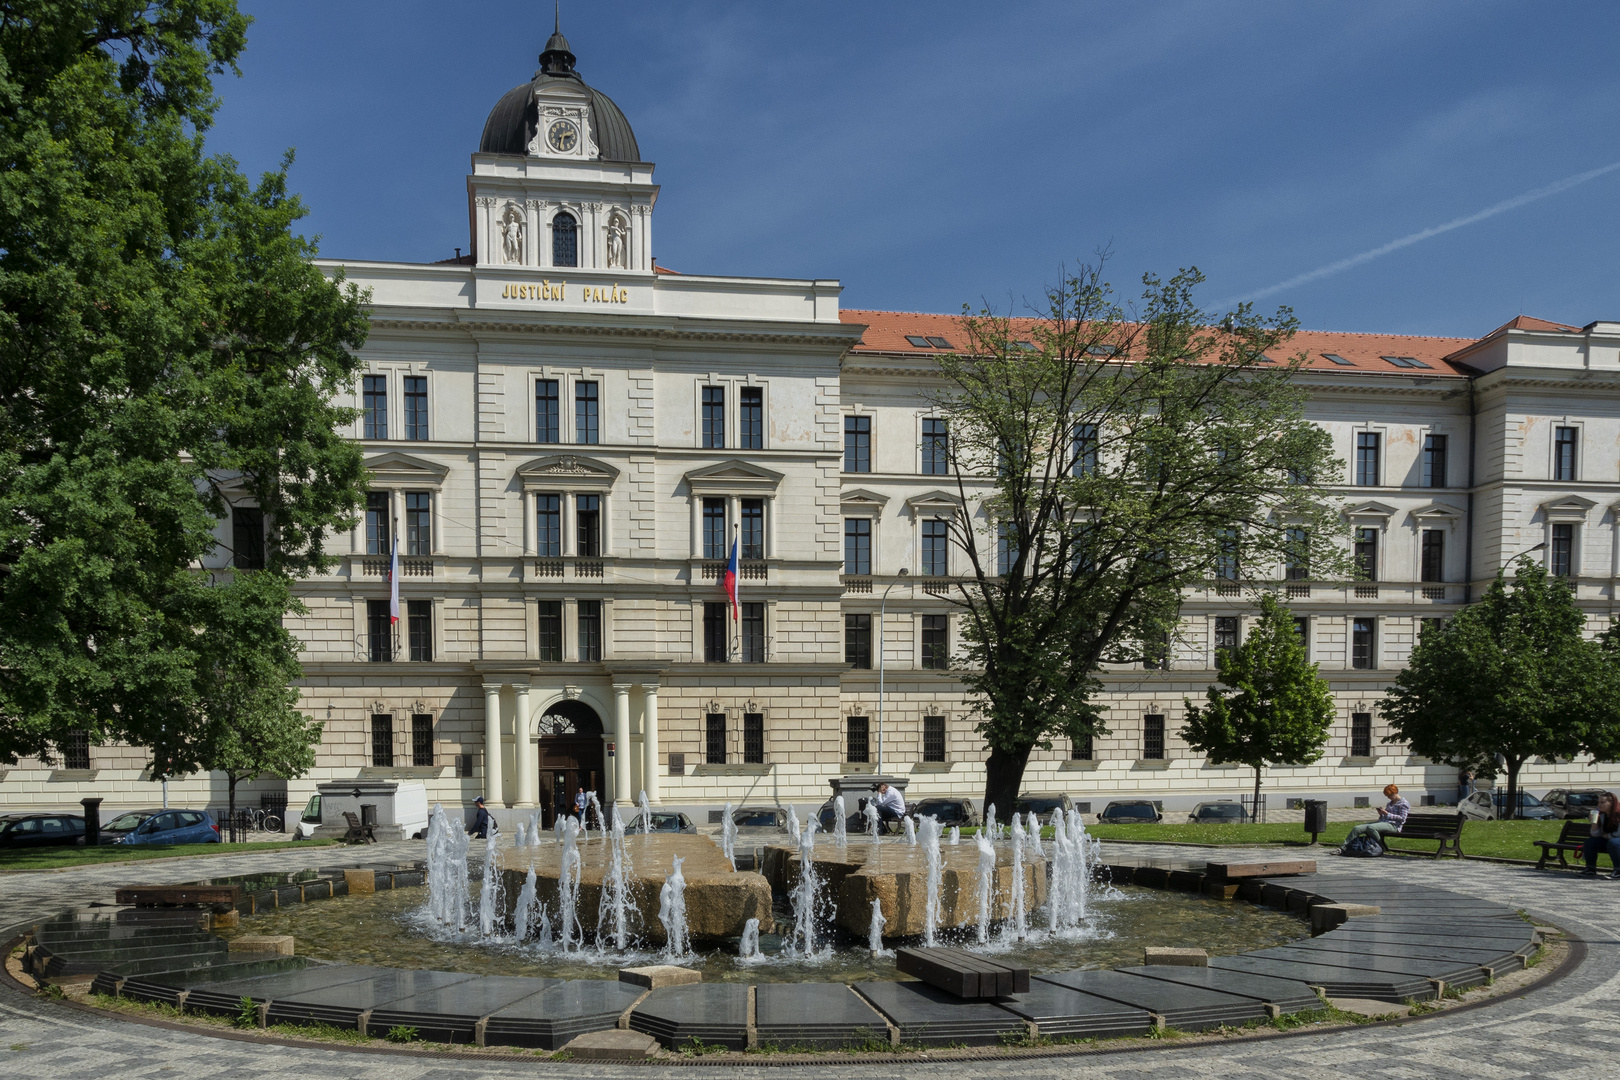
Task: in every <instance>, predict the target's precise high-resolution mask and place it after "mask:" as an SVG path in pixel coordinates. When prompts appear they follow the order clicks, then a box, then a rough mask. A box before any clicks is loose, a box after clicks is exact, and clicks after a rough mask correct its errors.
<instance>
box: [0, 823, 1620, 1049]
mask: <svg viewBox="0 0 1620 1080" xmlns="http://www.w3.org/2000/svg"><path fill="white" fill-rule="evenodd" d="M397 846H398V847H400V848H401V849H403V850H402V851H400V852H397V853H396V852H394V851H391V850H377V849H372V850H368V851H365V852H363V853H350V852H342V853H333V852H329V851H328V852H322V853H321V854H331V855H358V856H359V857H358V858H356V859H354V860H353V861H356V862H360V861H364V862H373V861H376V860H377V858H378V857H379V856H381V857H388V856H396V855H401V854H405V853H406V852H410V853H411V855H412V856H413V857H415V858H420V857H421V852H422V845H421V844H420V843H416V844H415V845H411V844H409V843H405V844H401V845H397ZM1125 850H1127V849H1126V848H1124V846H1123V845H1109V846H1108V855H1109V856H1110V861H1112V860H1113V859H1115V858H1117V857H1118V856H1119V855H1120V854H1122V853H1123V852H1124V851H1125ZM1144 853H1145V854H1148V855H1152V856H1162V855H1164V854H1169V853H1167V852H1166V851H1165V849H1163V848H1156V849H1144ZM312 854H313V853H312ZM1187 854H1188V856H1189V857H1191V858H1194V859H1198V860H1200V861H1201V860H1202V859H1204V858H1212V857H1215V855H1214V853H1212V852H1210V851H1207V850H1200V851H1196V852H1188V853H1187ZM1253 854H1254V852H1253V850H1252V849H1250V850H1248V851H1240V852H1238V853H1236V857H1237V858H1239V859H1241V858H1244V857H1252V855H1253ZM300 856H301V853H299V852H296V851H294V852H274V853H265V855H262V856H261V855H252V856H230V857H221V858H216V859H208V860H198V861H194V862H192V863H190V864H189V865H188V864H185V863H180V864H165V865H163V866H153V865H147V866H142V867H139V868H136V873H135V874H131V873H130V872H129V870H127V869H126V870H123V871H122V872H120V871H114V870H111V869H109V868H105V867H103V868H94V869H85V870H76V871H69V872H65V873H59V874H51V875H38V876H34V875H29V876H26V877H24V878H23V880H22V881H18V877H19V876H18V875H7V876H5V877H3V878H0V920H3V921H7V922H11V921H22V919H19V918H18V917H19V916H22V918H24V919H25V918H28V917H30V916H37V914H38V913H39V912H40V911H42V910H53V909H57V908H59V907H60V906H61V905H62V904H63V902H64V901H69V900H77V901H81V902H82V901H84V900H89V899H93V898H104V897H106V896H107V894H109V893H110V889H111V887H112V886H113V885H116V884H126V883H129V882H131V881H136V880H138V881H141V882H147V883H159V882H162V881H192V880H197V879H198V878H199V877H201V876H203V874H204V873H206V874H208V875H219V874H226V873H242V872H245V871H250V870H251V871H258V870H269V869H272V868H280V869H292V868H295V867H301V866H305V865H308V864H309V863H310V862H311V861H312V860H311V859H310V858H309V857H308V856H307V855H303V856H302V857H300ZM247 860H253V862H251V863H247V862H246V861H247ZM342 861H344V860H343V859H341V858H332V859H330V860H326V859H322V860H320V862H322V863H323V864H327V865H337V864H340V863H341V862H342ZM204 863H206V864H207V865H206V870H203V868H202V864H204ZM244 863H246V865H244ZM1324 871H1330V873H1324V875H1323V876H1322V878H1321V881H1320V882H1319V883H1318V884H1319V886H1320V887H1321V888H1322V891H1329V890H1328V888H1327V887H1326V883H1327V882H1329V879H1337V880H1338V881H1347V880H1348V879H1346V878H1345V876H1344V875H1345V874H1346V872H1353V876H1354V878H1355V879H1356V881H1355V884H1356V889H1355V891H1356V892H1357V893H1358V894H1359V895H1360V896H1373V897H1378V896H1384V897H1390V898H1398V896H1399V895H1400V894H1405V895H1406V896H1407V897H1413V896H1420V895H1422V894H1423V893H1425V892H1427V890H1428V889H1443V890H1446V891H1449V892H1454V893H1458V894H1461V896H1463V897H1476V898H1478V900H1477V901H1475V902H1472V903H1471V904H1463V905H1462V906H1461V907H1458V908H1457V909H1456V910H1459V911H1465V910H1467V909H1468V908H1469V907H1477V908H1479V909H1481V910H1483V909H1484V908H1485V905H1486V904H1493V903H1500V904H1507V905H1510V906H1513V907H1524V908H1527V909H1528V910H1530V911H1531V912H1532V914H1534V915H1536V916H1537V917H1538V918H1540V919H1543V920H1546V921H1550V922H1554V923H1557V924H1560V925H1562V926H1564V927H1565V928H1567V929H1568V930H1570V931H1571V932H1572V933H1574V934H1576V935H1578V936H1581V937H1583V938H1584V939H1586V941H1587V942H1588V947H1589V950H1590V951H1589V953H1588V955H1587V958H1586V960H1585V962H1584V963H1583V964H1582V965H1581V966H1580V967H1579V968H1578V969H1576V970H1575V971H1574V972H1573V973H1572V974H1570V975H1569V976H1567V977H1565V978H1563V979H1562V980H1560V981H1558V982H1557V983H1555V984H1552V985H1549V986H1546V987H1544V988H1541V989H1537V990H1535V991H1534V992H1532V993H1530V994H1528V995H1526V996H1524V997H1521V998H1517V999H1512V1000H1507V1001H1503V1002H1500V1003H1495V1004H1491V1005H1489V1006H1487V1007H1485V1008H1482V1009H1479V1010H1474V1011H1467V1012H1462V1013H1458V1014H1455V1015H1448V1014H1442V1015H1440V1016H1438V1017H1435V1018H1432V1019H1426V1020H1422V1021H1419V1022H1414V1023H1412V1024H1410V1025H1408V1026H1404V1027H1397V1028H1388V1027H1380V1028H1376V1029H1365V1030H1363V1029H1346V1030H1338V1031H1331V1032H1324V1033H1320V1034H1311V1035H1307V1036H1304V1037H1301V1038H1278V1039H1272V1040H1267V1041H1260V1042H1253V1043H1242V1044H1233V1045H1225V1044H1208V1045H1201V1046H1192V1047H1185V1048H1176V1047H1173V1046H1160V1045H1159V1044H1150V1043H1145V1042H1132V1043H1127V1044H1120V1045H1119V1048H1120V1049H1121V1050H1123V1051H1125V1052H1123V1053H1103V1054H1098V1053H1092V1054H1090V1055H1088V1056H1082V1057H1065V1058H1056V1059H1051V1060H1047V1061H1040V1060H1027V1059H1020V1060H977V1061H971V1062H960V1063H950V1062H937V1063H921V1064H917V1065H914V1066H913V1065H908V1064H905V1063H901V1064H891V1065H886V1066H877V1067H871V1068H867V1067H860V1066H853V1065H850V1066H845V1067H843V1068H844V1069H845V1071H851V1072H868V1071H869V1072H872V1073H873V1075H884V1076H895V1075H910V1074H916V1075H922V1074H924V1073H926V1074H927V1075H930V1076H939V1075H946V1076H954V1075H958V1074H959V1075H962V1076H964V1077H966V1076H974V1077H983V1076H997V1075H1001V1074H1008V1075H1013V1070H1016V1075H1017V1076H1018V1077H1020V1078H1029V1077H1044V1076H1053V1077H1057V1076H1060V1075H1061V1076H1064V1077H1072V1076H1109V1077H1113V1076H1118V1077H1126V1076H1130V1077H1142V1076H1154V1075H1158V1074H1161V1073H1162V1074H1164V1075H1165V1076H1171V1075H1174V1076H1186V1075H1189V1074H1191V1075H1206V1074H1208V1075H1287V1076H1290V1077H1296V1076H1297V1077H1306V1078H1309V1077H1316V1076H1323V1077H1326V1076H1333V1077H1345V1076H1358V1075H1380V1076H1384V1075H1423V1076H1438V1077H1449V1076H1464V1075H1467V1076H1469V1077H1477V1076H1481V1075H1493V1076H1520V1075H1531V1074H1535V1075H1540V1074H1542V1073H1547V1074H1549V1075H1551V1074H1557V1075H1587V1074H1590V1075H1597V1074H1598V1073H1599V1071H1600V1070H1601V1071H1602V1072H1603V1073H1605V1074H1606V1073H1607V1072H1608V1071H1609V1069H1608V1066H1609V1063H1610V1060H1611V1059H1612V1051H1613V1047H1614V1034H1613V1032H1614V1026H1613V1021H1614V1015H1615V1011H1614V1002H1615V1000H1617V999H1620V945H1617V943H1616V941H1615V939H1614V935H1613V932H1612V924H1613V911H1614V909H1615V904H1616V901H1617V900H1620V888H1617V887H1616V886H1615V885H1614V884H1612V883H1609V882H1605V881H1595V882H1594V881H1586V880H1582V879H1577V878H1574V877H1572V876H1569V875H1562V874H1558V875H1555V874H1536V873H1535V872H1534V871H1530V870H1527V869H1523V868H1519V867H1504V866H1498V865H1492V864H1484V863H1472V862H1467V863H1457V862H1452V861H1446V862H1433V861H1429V860H1404V859H1393V858H1391V859H1383V860H1358V861H1357V862H1355V863H1348V862H1347V863H1346V864H1339V863H1337V862H1336V861H1335V862H1334V863H1333V864H1331V865H1329V866H1325V867H1324ZM45 878H49V879H51V880H49V881H45V880H42V879H45ZM13 886H18V887H16V888H13ZM1348 887H1349V886H1348V885H1346V886H1343V888H1348ZM1414 887H1419V888H1418V891H1414ZM1341 891H1343V889H1342V888H1341ZM98 893H99V894H100V895H99V896H98V895H97V894H98ZM1460 917H1461V916H1460ZM1467 917H1472V916H1467ZM1521 925H1522V924H1521ZM1330 937H1331V935H1330ZM1318 940H1319V941H1320V940H1321V939H1318ZM1317 959H1318V960H1319V959H1320V957H1318V958H1317ZM1319 966H1332V965H1319ZM1387 966H1390V967H1393V968H1398V967H1399V966H1400V964H1399V963H1395V964H1392V965H1387ZM1211 970H1213V969H1211ZM1391 974H1392V975H1399V974H1401V972H1399V971H1392V972H1391ZM599 985H601V986H604V987H613V986H617V984H612V983H607V982H603V983H601V984H599ZM1049 985H1052V986H1055V987H1057V988H1058V990H1062V991H1067V992H1069V993H1085V992H1086V991H1084V990H1075V989H1072V988H1069V987H1066V986H1063V985H1062V984H1061V983H1050V984H1049ZM1058 990H1053V991H1049V992H1048V996H1050V995H1052V994H1058ZM422 992H423V993H436V994H442V995H444V996H447V997H448V998H450V999H455V998H457V997H458V996H460V995H457V994H456V993H455V992H454V988H453V987H449V988H444V989H442V990H436V989H431V988H427V987H424V988H423V990H422ZM546 993H550V991H546ZM705 993H707V992H705ZM733 993H734V992H733ZM924 996H926V995H924ZM1058 996H1061V994H1059V995H1058ZM1195 998H1196V995H1194V996H1193V997H1191V998H1188V1001H1189V1002H1194V999H1195ZM530 1000H533V1001H534V1002H535V1004H534V1007H532V1008H531V1010H530V1011H531V1012H535V1011H542V1010H539V1009H538V1006H539V1004H540V1002H539V1001H538V1000H535V999H534V998H532V997H531V999H530ZM688 1006H689V1007H687V1008H685V1009H684V1011H683V1009H682V1008H681V1007H680V1006H679V1005H678V1003H676V1002H673V1001H672V1002H670V1003H669V1006H668V1007H661V1009H660V1011H661V1013H662V1014H663V1015H664V1016H665V1019H666V1020H667V1021H669V1022H674V1023H679V1022H680V1020H681V1017H682V1016H683V1015H686V1016H701V1015H702V1011H701V1008H694V1007H692V1006H693V1003H688ZM757 1007H758V1006H757V1003H756V1009H757ZM1045 1007H1046V1006H1045V1005H1043V1004H1042V1003H1040V1002H1034V1003H1032V1004H1031V1008H1032V1009H1033V1010H1035V1011H1039V1010H1040V1009H1042V1008H1045ZM1188 1007H1189V1008H1192V1007H1196V1005H1195V1004H1189V1006H1188ZM727 1008H731V1009H733V1011H734V1006H728V1007H727ZM773 1008H775V1006H773ZM895 1008H897V1009H898V1008H899V1006H898V1005H896V1006H895ZM917 1008H918V1009H919V1010H921V1011H926V1009H925V1007H924V1006H922V1005H919V1006H918V1007H917ZM722 1011H724V1010H722ZM768 1015H771V1016H775V1017H782V1016H785V1017H787V1018H788V1019H791V1018H792V1013H791V1011H788V1012H785V1013H784V1012H783V1011H782V1010H779V1009H778V1010H777V1011H775V1012H770V1013H769V1014H768ZM650 1016H652V1013H651V1012H649V1017H650ZM514 1022H516V1020H514ZM0 1045H8V1046H20V1047H24V1049H17V1050H10V1051H0V1055H5V1056H0V1061H6V1063H7V1065H8V1066H9V1067H10V1068H11V1069H15V1070H17V1071H18V1073H19V1074H21V1075H28V1076H31V1077H32V1076H47V1077H54V1076H62V1077H81V1076H83V1077H90V1076H96V1077H100V1076H105V1075H108V1074H109V1073H112V1072H127V1071H129V1070H130V1069H131V1068H133V1067H135V1063H137V1062H138V1063H139V1070H140V1071H141V1072H143V1073H149V1074H151V1075H157V1074H159V1073H162V1072H164V1071H166V1070H172V1071H177V1072H187V1073H193V1074H196V1075H214V1074H218V1073H221V1072H227V1071H228V1072H230V1073H231V1074H232V1075H234V1076H247V1077H253V1076H258V1075H268V1074H270V1073H272V1072H273V1073H274V1074H276V1075H286V1073H287V1072H289V1071H298V1070H309V1069H321V1070H330V1069H332V1068H341V1069H342V1070H343V1071H344V1073H345V1074H346V1075H352V1076H356V1077H369V1076H371V1075H373V1074H377V1075H383V1074H384V1073H385V1072H386V1075H387V1076H388V1077H389V1078H390V1080H395V1078H398V1077H400V1076H401V1075H402V1074H411V1075H416V1074H422V1075H426V1074H427V1073H429V1072H431V1074H432V1075H433V1076H435V1077H440V1076H460V1075H468V1076H475V1075H476V1076H505V1075H513V1076H517V1075H532V1074H534V1073H535V1072H544V1073H546V1074H548V1075H549V1074H551V1073H560V1074H567V1075H573V1076H593V1075H602V1076H610V1075H621V1074H622V1067H619V1068H616V1067H614V1066H611V1065H587V1064H583V1063H571V1064H569V1065H546V1064H544V1063H537V1062H532V1061H531V1062H523V1063H519V1062H503V1061H498V1060H481V1061H465V1060H458V1059H456V1058H454V1057H442V1056H439V1057H428V1058H418V1057H413V1056H410V1055H408V1054H407V1055H406V1056H403V1057H395V1056H391V1055H388V1056H383V1055H376V1054H373V1055H354V1054H347V1053H344V1052H343V1051H341V1050H336V1049H328V1048H318V1049H317V1048H308V1047H276V1048H275V1049H274V1050H273V1051H270V1050H268V1049H267V1048H266V1047H262V1046H254V1045H252V1044H251V1043H247V1044H244V1043H232V1042H221V1041H219V1040H217V1039H215V1038H212V1037H210V1036H208V1035H207V1034H204V1033H200V1032H192V1031H172V1030H164V1029H160V1028H153V1027H147V1026H143V1025H139V1024H132V1023H129V1022H127V1021H124V1020H120V1019H117V1018H113V1017H106V1016H101V1015H96V1014H86V1013H83V1012H78V1011H72V1010H68V1009H65V1008H64V1007H62V1006H60V1005H56V1004H54V1003H52V1002H49V1001H41V1000H36V999H30V998H28V997H26V996H23V995H20V994H18V993H16V992H15V991H13V990H11V989H9V988H8V989H6V990H5V991H3V992H0ZM1149 1046H1152V1047H1153V1051H1150V1052H1143V1050H1144V1049H1145V1048H1147V1047H1149ZM11 1055H16V1056H15V1057H12V1056H11ZM825 1067H826V1066H825V1064H818V1065H815V1066H810V1067H805V1068H802V1069H800V1068H797V1067H788V1068H787V1069H786V1071H787V1072H790V1073H791V1072H796V1071H800V1072H803V1073H804V1075H806V1076H811V1075H817V1076H820V1075H825ZM646 1068H648V1069H650V1070H651V1071H654V1072H660V1073H661V1072H665V1071H666V1070H664V1069H662V1068H659V1067H658V1066H657V1065H649V1066H646Z"/></svg>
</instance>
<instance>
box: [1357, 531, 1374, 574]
mask: <svg viewBox="0 0 1620 1080" xmlns="http://www.w3.org/2000/svg"><path fill="white" fill-rule="evenodd" d="M1355 564H1356V580H1357V581H1377V580H1378V530H1377V529H1357V530H1356V550H1355Z"/></svg>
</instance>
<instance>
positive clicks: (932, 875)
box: [873, 816, 940, 947]
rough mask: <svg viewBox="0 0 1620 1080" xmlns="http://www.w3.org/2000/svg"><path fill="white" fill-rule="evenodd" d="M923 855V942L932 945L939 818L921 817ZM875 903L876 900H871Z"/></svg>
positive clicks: (936, 905)
mask: <svg viewBox="0 0 1620 1080" xmlns="http://www.w3.org/2000/svg"><path fill="white" fill-rule="evenodd" d="M922 845H923V856H924V858H925V859H926V860H927V864H926V873H927V875H928V885H927V889H928V892H927V897H928V899H927V901H926V906H925V908H924V914H923V944H924V945H927V946H930V947H932V946H933V944H934V934H935V933H936V932H937V931H938V930H939V871H940V864H939V819H938V818H936V817H932V816H930V817H925V818H923V819H922ZM873 903H876V901H873Z"/></svg>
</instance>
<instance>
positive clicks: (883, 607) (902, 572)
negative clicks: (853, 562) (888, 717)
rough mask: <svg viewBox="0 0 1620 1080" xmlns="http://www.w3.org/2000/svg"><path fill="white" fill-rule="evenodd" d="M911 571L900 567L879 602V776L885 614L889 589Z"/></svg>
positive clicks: (881, 768) (879, 773) (880, 774)
mask: <svg viewBox="0 0 1620 1080" xmlns="http://www.w3.org/2000/svg"><path fill="white" fill-rule="evenodd" d="M909 573H911V571H909V570H907V569H906V568H905V567H903V566H902V567H901V568H900V573H899V574H898V575H897V576H896V577H895V579H894V580H893V581H891V582H889V588H888V589H884V590H883V601H882V602H881V603H879V604H878V624H877V651H878V731H877V771H878V775H879V776H882V775H883V616H884V615H885V614H887V612H888V609H889V589H892V588H894V587H895V586H896V585H898V584H900V579H901V578H903V577H905V576H906V575H907V574H909Z"/></svg>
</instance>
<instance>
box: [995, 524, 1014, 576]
mask: <svg viewBox="0 0 1620 1080" xmlns="http://www.w3.org/2000/svg"><path fill="white" fill-rule="evenodd" d="M1017 565H1018V526H1017V524H1016V523H1014V522H1011V521H1002V522H998V523H997V524H996V573H997V574H1000V575H1001V576H1002V577H1006V576H1007V575H1008V574H1010V573H1012V569H1013V567H1014V566H1017Z"/></svg>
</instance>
